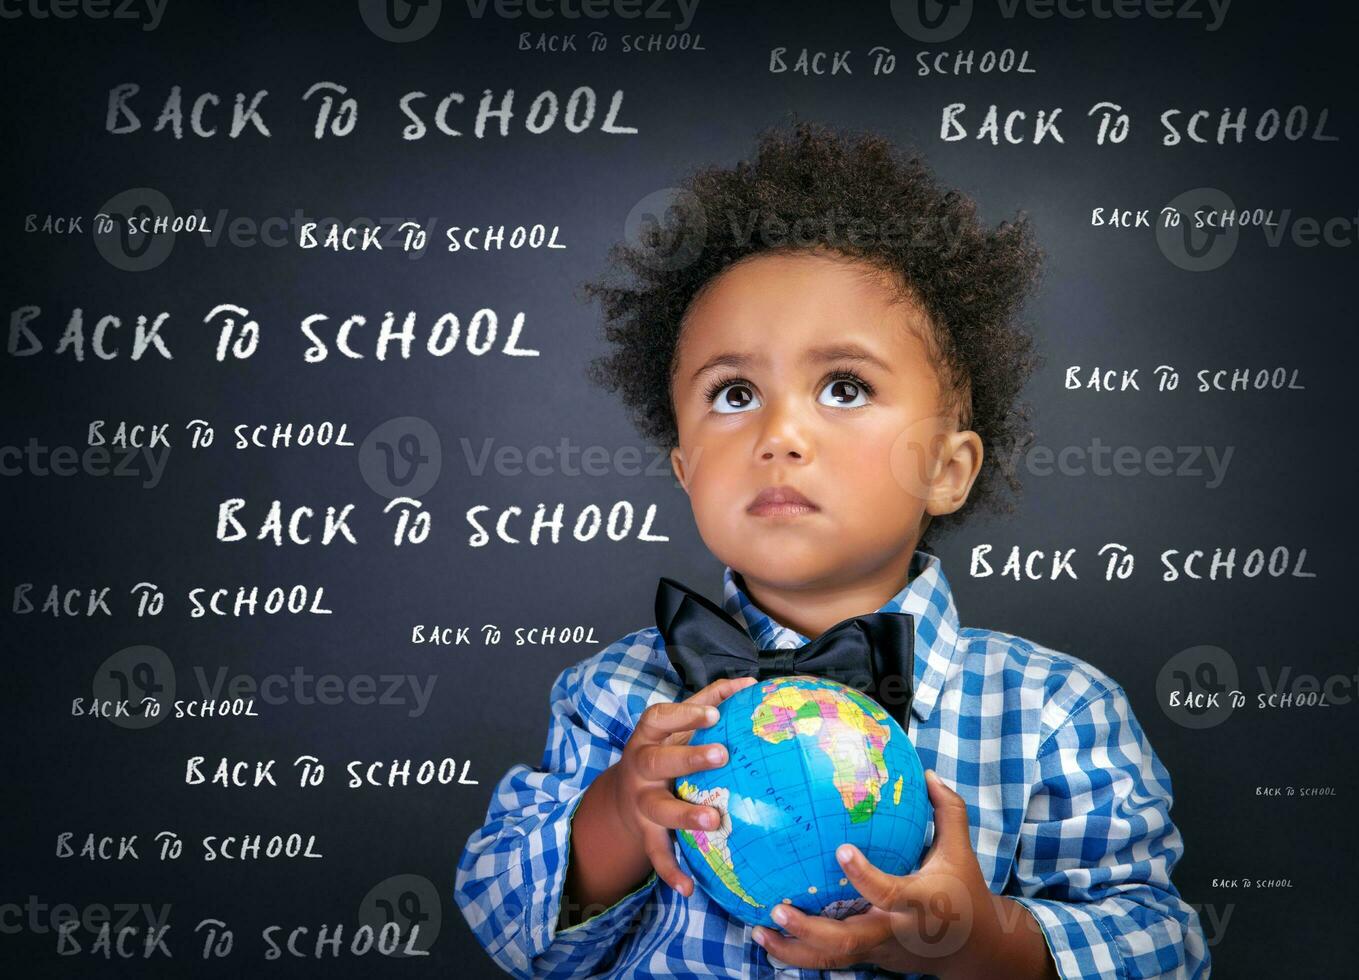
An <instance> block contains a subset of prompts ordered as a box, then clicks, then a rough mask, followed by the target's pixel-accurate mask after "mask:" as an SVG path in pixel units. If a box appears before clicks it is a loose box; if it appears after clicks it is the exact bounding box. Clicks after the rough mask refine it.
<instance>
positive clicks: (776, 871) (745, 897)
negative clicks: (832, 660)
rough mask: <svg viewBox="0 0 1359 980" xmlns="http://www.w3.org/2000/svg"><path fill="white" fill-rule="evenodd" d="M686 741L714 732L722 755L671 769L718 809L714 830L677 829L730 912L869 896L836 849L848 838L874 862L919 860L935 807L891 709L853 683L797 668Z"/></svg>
mask: <svg viewBox="0 0 1359 980" xmlns="http://www.w3.org/2000/svg"><path fill="white" fill-rule="evenodd" d="M719 710H720V714H721V717H720V718H719V720H718V721H717V723H716V724H714V725H712V726H710V727H708V728H701V729H698V730H697V731H695V732H694V735H693V737H692V739H691V740H690V744H692V745H705V744H708V743H713V742H716V743H721V744H723V745H725V746H726V747H727V750H728V753H729V758H728V761H727V764H726V765H724V766H722V767H720V768H718V769H708V770H704V771H702V772H697V773H692V774H690V775H688V776H683V777H681V778H679V779H677V780H675V793H676V795H677V796H679V797H680V798H681V799H684V800H687V801H688V802H690V803H697V804H702V805H707V806H712V807H715V808H716V809H717V810H719V811H720V812H721V813H722V814H723V818H722V826H721V827H719V828H717V829H715V830H707V831H705V830H678V831H676V835H677V837H678V838H679V842H680V851H681V853H682V855H683V857H684V860H685V863H686V864H688V866H689V872H690V874H691V875H692V877H693V878H694V880H695V881H696V882H698V883H699V885H700V886H701V887H702V888H703V890H704V891H705V892H706V893H707V894H708V895H709V896H710V897H711V898H712V899H713V901H715V902H717V904H718V905H720V906H722V908H723V909H725V910H726V911H727V913H728V914H729V915H731V916H733V917H734V918H736V919H739V920H741V921H743V922H746V923H748V924H750V925H764V926H769V927H771V928H778V926H777V925H776V924H775V923H774V920H773V919H771V918H770V916H769V913H770V911H772V909H773V908H774V906H775V905H776V904H778V903H779V902H790V903H792V904H793V905H795V906H797V907H798V908H799V909H801V910H802V911H804V912H807V913H809V914H812V915H816V914H823V915H829V916H832V917H834V918H844V917H845V916H848V915H853V914H855V913H857V912H863V911H865V910H867V908H868V907H869V905H868V902H867V900H866V899H864V898H863V897H862V896H860V895H859V893H858V890H857V889H855V887H854V886H853V885H852V884H851V883H850V882H849V880H848V879H847V878H846V877H845V874H844V871H843V870H842V869H841V867H840V864H839V862H837V861H836V859H835V849H836V848H837V847H838V846H839V845H841V844H843V843H850V844H854V845H855V846H856V847H858V848H859V849H860V850H861V851H863V853H864V855H865V856H866V857H867V858H868V860H869V861H871V862H872V863H873V864H874V865H876V866H877V867H878V868H881V869H882V870H883V871H885V872H887V873H888V874H894V875H903V874H909V873H911V872H912V871H915V870H916V869H917V868H918V867H919V864H920V859H921V854H922V851H923V850H924V844H925V828H926V824H927V822H928V820H929V819H930V816H931V812H932V811H931V809H930V803H929V796H928V793H927V791H926V789H925V772H924V769H923V767H922V766H921V764H920V758H919V757H918V756H917V755H916V751H915V746H913V745H912V744H911V741H910V739H909V737H908V736H907V735H906V733H905V732H904V731H903V730H902V728H901V725H899V724H898V723H897V720H896V719H895V718H893V717H892V716H891V715H889V714H888V713H887V711H886V709H884V708H883V707H882V706H881V705H879V704H878V703H877V702H876V701H874V700H873V699H871V698H869V697H868V696H867V695H865V694H863V693H862V692H860V691H857V690H855V689H854V688H852V687H849V686H847V685H845V684H841V683H839V682H837V681H833V680H828V679H826V678H820V677H811V676H806V675H794V676H790V677H778V678H774V679H772V680H766V681H761V682H760V683H758V684H752V685H751V686H749V687H747V688H745V689H744V690H741V691H738V692H737V693H736V694H734V695H733V696H731V697H730V698H728V699H727V700H726V701H724V702H723V703H722V705H721V706H720V709H719Z"/></svg>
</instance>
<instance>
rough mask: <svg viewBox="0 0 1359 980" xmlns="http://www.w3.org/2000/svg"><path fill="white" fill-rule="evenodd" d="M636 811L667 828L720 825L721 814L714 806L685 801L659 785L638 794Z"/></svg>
mask: <svg viewBox="0 0 1359 980" xmlns="http://www.w3.org/2000/svg"><path fill="white" fill-rule="evenodd" d="M637 811H638V812H639V813H641V815H642V816H644V817H646V819H648V820H650V821H651V822H652V823H654V824H658V825H659V826H661V827H665V828H667V829H669V830H716V829H717V828H718V827H720V826H722V814H721V812H720V811H718V810H717V809H716V808H715V807H710V806H699V805H698V804H696V803H685V802H684V801H683V800H681V799H678V798H676V797H675V796H674V794H672V793H670V792H669V791H668V790H666V789H663V788H661V787H659V786H653V787H651V788H649V789H644V790H642V792H641V793H639V794H638V796H637Z"/></svg>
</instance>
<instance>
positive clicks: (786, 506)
mask: <svg viewBox="0 0 1359 980" xmlns="http://www.w3.org/2000/svg"><path fill="white" fill-rule="evenodd" d="M817 510H820V508H819V507H817V506H816V504H814V503H812V502H811V501H810V500H808V499H807V498H806V497H804V496H803V495H802V494H800V493H798V491H797V490H796V489H794V488H793V487H790V486H779V487H765V488H764V489H763V490H761V491H760V492H759V493H758V494H756V495H755V499H754V500H752V501H751V502H750V505H749V506H748V507H746V511H747V512H748V513H750V514H754V515H755V516H756V517H784V516H786V517H792V516H796V515H798V514H810V513H812V512H814V511H817Z"/></svg>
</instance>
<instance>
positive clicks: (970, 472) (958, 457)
mask: <svg viewBox="0 0 1359 980" xmlns="http://www.w3.org/2000/svg"><path fill="white" fill-rule="evenodd" d="M982 454H983V449H982V441H981V436H979V435H977V433H975V432H973V431H972V430H971V429H964V430H963V431H961V432H948V433H945V434H944V441H943V444H942V446H941V447H940V453H939V456H938V462H939V471H938V475H937V477H936V478H935V480H934V483H933V485H932V486H931V487H930V496H929V500H928V502H927V503H926V507H925V511H926V513H928V514H932V515H934V516H936V517H937V516H939V515H940V514H952V513H953V512H954V511H956V510H957V509H958V508H960V507H962V506H963V504H965V503H967V496H968V494H970V493H971V492H972V484H973V483H975V482H976V480H977V474H978V473H979V472H981V464H982Z"/></svg>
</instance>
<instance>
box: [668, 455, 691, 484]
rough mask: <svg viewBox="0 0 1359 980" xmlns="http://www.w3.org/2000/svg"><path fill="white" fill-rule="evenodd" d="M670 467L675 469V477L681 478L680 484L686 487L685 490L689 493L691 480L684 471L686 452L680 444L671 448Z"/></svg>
mask: <svg viewBox="0 0 1359 980" xmlns="http://www.w3.org/2000/svg"><path fill="white" fill-rule="evenodd" d="M670 468H671V469H672V470H674V471H675V479H676V480H679V482H680V486H682V487H683V488H684V492H685V493H688V492H689V480H688V478H687V477H686V476H685V473H684V453H683V452H681V451H680V447H679V446H676V447H675V448H674V449H672V450H670Z"/></svg>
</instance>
